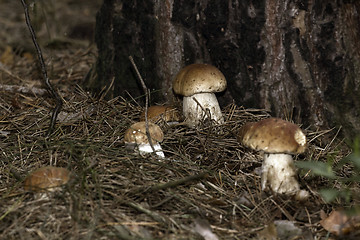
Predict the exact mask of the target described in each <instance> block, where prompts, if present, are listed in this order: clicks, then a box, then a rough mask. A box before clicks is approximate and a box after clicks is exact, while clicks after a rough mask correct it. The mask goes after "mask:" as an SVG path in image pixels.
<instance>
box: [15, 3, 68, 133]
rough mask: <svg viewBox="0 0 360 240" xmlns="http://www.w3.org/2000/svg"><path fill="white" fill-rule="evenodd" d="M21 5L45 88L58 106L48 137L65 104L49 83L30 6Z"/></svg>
mask: <svg viewBox="0 0 360 240" xmlns="http://www.w3.org/2000/svg"><path fill="white" fill-rule="evenodd" d="M21 3H22V5H23V7H24V12H25V20H26V25H27V26H28V28H29V31H30V34H31V38H32V41H33V43H34V45H35V49H36V52H37V55H38V58H39V61H40V66H41V72H42V74H43V77H44V83H45V86H46V87H47V90H48V91H49V93H50V94H51V95H52V97H53V98H54V99H55V101H56V106H55V108H54V110H53V112H52V116H51V121H50V125H49V129H48V131H47V133H46V136H47V137H48V136H49V135H50V134H51V133H52V132H53V130H54V126H55V123H56V118H57V115H58V114H59V112H60V110H61V107H62V104H63V102H62V100H61V98H60V96H59V94H58V93H57V92H56V91H55V90H54V88H53V86H52V85H51V83H50V81H49V77H48V75H47V71H46V67H45V62H44V58H43V55H42V52H41V48H40V46H39V44H38V43H37V40H36V34H35V31H34V29H33V27H32V25H31V20H30V15H29V9H28V5H27V4H26V2H25V0H21Z"/></svg>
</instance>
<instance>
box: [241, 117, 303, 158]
mask: <svg viewBox="0 0 360 240" xmlns="http://www.w3.org/2000/svg"><path fill="white" fill-rule="evenodd" d="M237 139H238V141H239V142H240V143H242V144H244V145H245V146H247V147H250V148H252V149H255V150H262V151H264V152H267V153H289V154H299V153H303V152H304V151H305V148H306V136H305V134H304V133H303V132H302V131H301V129H300V128H299V127H298V126H297V125H296V124H293V123H290V122H287V121H284V120H282V119H280V118H268V119H264V120H262V121H259V122H255V123H247V124H245V125H244V126H242V127H241V128H240V130H239V133H238V136H237Z"/></svg>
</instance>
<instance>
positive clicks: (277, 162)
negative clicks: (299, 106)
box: [237, 118, 309, 200]
mask: <svg viewBox="0 0 360 240" xmlns="http://www.w3.org/2000/svg"><path fill="white" fill-rule="evenodd" d="M237 138H238V141H239V142H240V143H242V144H243V145H245V146H247V147H250V148H252V149H254V150H261V151H263V152H264V162H263V164H262V173H261V187H262V189H263V190H266V189H270V190H271V191H273V192H274V193H278V194H285V195H295V198H297V199H299V200H304V199H306V198H307V197H308V195H309V194H308V192H307V191H305V190H300V186H299V183H298V181H297V176H296V169H295V165H294V162H293V159H292V154H300V153H303V152H304V151H305V148H306V136H305V134H304V133H303V132H302V131H301V129H300V128H299V127H298V126H297V125H296V124H293V123H290V122H287V121H284V120H282V119H279V118H268V119H264V120H262V121H259V122H255V123H247V124H245V125H244V126H242V127H241V128H240V131H239V133H238V136H237Z"/></svg>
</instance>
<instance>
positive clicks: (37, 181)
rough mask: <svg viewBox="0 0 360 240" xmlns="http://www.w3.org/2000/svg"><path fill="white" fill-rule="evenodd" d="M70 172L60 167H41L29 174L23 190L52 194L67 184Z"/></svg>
mask: <svg viewBox="0 0 360 240" xmlns="http://www.w3.org/2000/svg"><path fill="white" fill-rule="evenodd" d="M69 179H70V171H69V170H67V169H66V168H61V167H52V166H47V167H42V168H39V169H37V170H35V171H34V172H32V173H30V174H29V175H28V176H27V177H26V178H25V181H24V189H25V190H26V191H34V192H45V191H48V192H54V191H56V190H58V189H59V187H60V186H62V185H65V184H66V183H68V181H69Z"/></svg>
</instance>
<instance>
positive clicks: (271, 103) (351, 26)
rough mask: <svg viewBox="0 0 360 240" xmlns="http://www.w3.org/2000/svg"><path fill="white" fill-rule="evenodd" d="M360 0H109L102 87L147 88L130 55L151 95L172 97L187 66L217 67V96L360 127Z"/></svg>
mask: <svg viewBox="0 0 360 240" xmlns="http://www.w3.org/2000/svg"><path fill="white" fill-rule="evenodd" d="M359 11H360V2H359V1H356V0H353V1H351V0H347V1H346V0H336V1H335V0H286V1H283V0H261V1H253V0H176V1H175V0H136V1H121V0H105V1H104V4H103V6H102V8H101V9H100V10H99V12H98V15H97V29H96V43H97V46H98V49H99V57H98V62H97V76H98V77H97V79H96V81H94V82H89V83H88V87H89V88H93V89H99V88H100V87H101V86H103V85H106V84H109V82H110V80H111V79H112V78H113V77H115V86H114V90H113V93H114V95H126V93H125V92H128V93H130V94H131V95H132V96H133V97H138V96H140V95H141V94H143V93H142V92H141V87H139V83H138V80H137V79H136V76H135V74H134V72H133V70H132V69H131V65H130V62H129V60H128V56H129V55H132V56H133V57H134V59H135V62H136V63H137V64H138V67H139V69H140V71H141V73H142V75H143V76H144V78H145V82H146V84H147V86H148V87H149V88H150V89H151V90H160V91H157V92H155V93H153V94H152V96H153V100H154V99H155V101H158V102H161V101H172V100H173V94H172V91H171V81H172V79H173V78H174V76H175V74H176V73H177V72H178V70H179V69H180V68H181V67H183V66H184V65H187V64H191V63H194V62H205V63H211V64H213V65H215V66H217V67H218V68H219V69H220V70H221V71H222V72H223V73H224V75H225V76H226V78H227V80H228V90H227V91H226V92H225V93H224V94H222V95H221V96H219V99H220V103H221V104H222V105H223V106H224V105H225V104H228V103H230V102H231V101H235V102H236V103H237V104H238V105H243V106H245V107H256V108H265V109H267V110H269V111H270V112H271V114H272V115H273V116H278V117H283V118H288V119H293V120H294V121H295V122H297V123H303V124H304V125H305V126H309V125H313V126H319V127H326V128H328V127H332V126H340V125H341V126H343V129H344V133H345V135H346V136H347V137H349V138H353V137H354V136H355V135H357V134H358V133H359V132H360V121H359V112H360V89H359V87H360V77H359V76H360V61H359V60H360V46H359V43H360V29H359V28H360V26H359V23H360V17H359Z"/></svg>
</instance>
